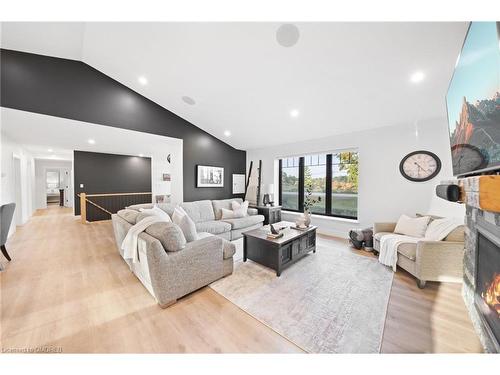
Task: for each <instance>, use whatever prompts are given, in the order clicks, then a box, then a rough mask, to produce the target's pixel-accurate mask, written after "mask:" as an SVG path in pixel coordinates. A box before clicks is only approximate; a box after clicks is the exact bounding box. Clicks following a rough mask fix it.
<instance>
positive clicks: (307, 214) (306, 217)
mask: <svg viewBox="0 0 500 375" xmlns="http://www.w3.org/2000/svg"><path fill="white" fill-rule="evenodd" d="M304 225H305V226H306V227H308V226H309V225H311V213H310V212H309V211H308V210H305V211H304Z"/></svg>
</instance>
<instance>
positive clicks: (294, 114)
mask: <svg viewBox="0 0 500 375" xmlns="http://www.w3.org/2000/svg"><path fill="white" fill-rule="evenodd" d="M290 116H292V117H299V110H298V109H292V110H291V111H290Z"/></svg>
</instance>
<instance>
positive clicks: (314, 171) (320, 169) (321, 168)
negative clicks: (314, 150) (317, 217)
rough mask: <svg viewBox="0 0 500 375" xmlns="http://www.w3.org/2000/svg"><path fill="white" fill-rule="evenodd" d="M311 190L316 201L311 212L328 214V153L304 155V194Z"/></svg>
mask: <svg viewBox="0 0 500 375" xmlns="http://www.w3.org/2000/svg"><path fill="white" fill-rule="evenodd" d="M309 192H310V193H311V194H310V196H311V198H312V199H314V201H315V203H314V204H313V205H312V207H311V212H312V213H316V214H326V206H325V204H326V200H325V198H326V154H323V155H308V156H305V157H304V196H307V195H308V193H309ZM318 198H319V199H318Z"/></svg>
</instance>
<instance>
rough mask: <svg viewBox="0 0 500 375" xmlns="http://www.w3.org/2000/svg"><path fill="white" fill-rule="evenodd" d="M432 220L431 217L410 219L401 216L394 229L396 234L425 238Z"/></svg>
mask: <svg viewBox="0 0 500 375" xmlns="http://www.w3.org/2000/svg"><path fill="white" fill-rule="evenodd" d="M430 219H431V218H430V217H429V216H423V217H409V216H406V215H401V217H400V218H399V220H398V222H397V224H396V229H394V233H398V234H404V235H406V236H411V237H418V238H422V237H424V236H425V231H426V230H427V226H428V225H429V220H430Z"/></svg>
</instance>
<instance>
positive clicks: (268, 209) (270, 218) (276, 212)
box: [251, 206, 281, 225]
mask: <svg viewBox="0 0 500 375" xmlns="http://www.w3.org/2000/svg"><path fill="white" fill-rule="evenodd" d="M251 207H252V208H256V209H257V211H258V214H259V215H264V225H267V224H274V223H277V222H279V221H281V206H251Z"/></svg>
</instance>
